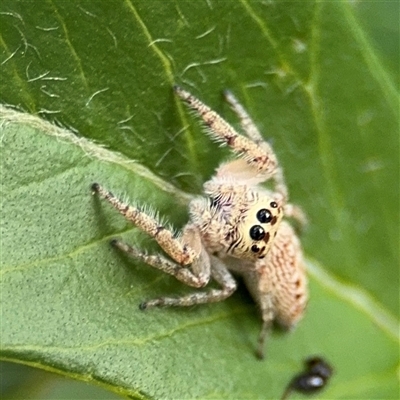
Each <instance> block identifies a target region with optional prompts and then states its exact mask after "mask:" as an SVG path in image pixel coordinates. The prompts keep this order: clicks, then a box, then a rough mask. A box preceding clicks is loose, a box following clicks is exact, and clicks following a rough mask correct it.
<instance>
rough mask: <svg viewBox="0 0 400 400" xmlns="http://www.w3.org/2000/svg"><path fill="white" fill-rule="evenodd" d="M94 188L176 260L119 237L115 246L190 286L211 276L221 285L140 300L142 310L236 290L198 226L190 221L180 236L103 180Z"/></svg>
mask: <svg viewBox="0 0 400 400" xmlns="http://www.w3.org/2000/svg"><path fill="white" fill-rule="evenodd" d="M92 190H93V192H95V193H98V194H99V195H100V196H101V197H103V198H104V199H106V200H107V201H108V202H109V203H111V204H112V205H113V206H114V207H115V208H116V209H117V210H118V211H119V212H120V213H121V214H122V215H124V216H125V218H127V219H128V220H130V221H131V222H133V223H134V224H135V225H137V226H138V227H140V228H141V229H142V230H143V231H144V232H146V233H148V234H149V235H150V236H152V237H153V238H154V239H155V240H156V241H157V242H158V243H159V244H160V246H161V247H162V248H163V249H164V251H165V252H166V253H167V254H168V255H169V256H170V257H171V258H172V259H173V260H174V261H175V262H174V261H172V260H169V259H167V258H165V257H163V256H162V255H159V254H156V255H149V254H146V253H144V252H142V251H140V250H139V249H137V248H135V247H133V246H130V245H128V244H127V243H125V242H123V241H122V240H119V239H114V240H113V241H112V242H111V243H112V245H113V246H115V247H117V248H118V249H120V250H121V251H124V252H125V253H127V254H129V255H131V256H133V257H135V258H137V259H139V260H141V261H143V262H144V263H146V264H148V265H150V266H152V267H154V268H157V269H159V270H161V271H163V272H165V273H167V274H169V275H173V276H174V277H175V278H176V279H178V280H179V281H180V282H182V283H184V284H186V285H188V286H191V287H195V288H201V287H204V286H206V285H207V283H208V282H209V280H210V278H211V277H212V278H213V279H214V280H215V281H216V282H217V283H219V284H220V286H221V289H211V290H210V291H208V292H197V293H193V294H190V295H187V296H182V297H177V298H170V297H160V298H157V299H153V300H149V301H146V302H143V303H141V304H140V308H141V309H142V310H143V309H146V308H150V307H155V306H191V305H194V304H203V303H212V302H217V301H222V300H224V299H226V298H227V297H229V296H230V295H231V294H232V293H233V292H234V291H235V290H236V281H235V280H234V278H233V277H232V275H231V274H230V272H229V271H228V269H227V268H226V267H225V265H224V264H223V263H222V262H221V261H220V260H218V259H217V258H215V257H214V256H209V254H208V253H207V251H206V249H205V248H204V246H203V244H202V243H201V237H200V233H199V231H198V228H197V227H196V226H194V225H190V224H189V225H186V227H185V228H184V230H183V234H182V236H181V238H180V239H176V238H174V237H173V233H172V232H171V231H170V230H168V229H166V228H165V227H163V226H162V225H160V224H158V223H157V221H156V220H155V219H154V218H152V217H151V216H149V215H147V214H145V213H143V212H142V211H141V210H140V209H139V208H138V207H134V206H130V205H129V204H126V203H125V202H123V201H121V200H120V199H118V198H117V197H116V196H114V195H113V194H112V193H111V192H109V191H107V190H106V189H104V188H103V187H102V186H100V185H99V184H97V183H95V184H93V185H92ZM210 258H211V259H212V265H211V264H210ZM189 261H190V262H189ZM187 264H190V266H187Z"/></svg>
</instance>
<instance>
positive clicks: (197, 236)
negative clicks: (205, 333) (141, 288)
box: [92, 86, 307, 357]
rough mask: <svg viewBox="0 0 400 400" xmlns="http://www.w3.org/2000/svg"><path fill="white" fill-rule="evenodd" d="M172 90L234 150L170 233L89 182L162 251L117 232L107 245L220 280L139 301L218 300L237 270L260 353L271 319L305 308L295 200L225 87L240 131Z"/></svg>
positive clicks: (285, 318) (288, 319)
mask: <svg viewBox="0 0 400 400" xmlns="http://www.w3.org/2000/svg"><path fill="white" fill-rule="evenodd" d="M174 90H175V92H176V94H177V95H178V96H179V97H180V98H181V99H182V100H183V101H185V102H186V103H187V104H188V105H189V107H190V108H192V109H193V110H194V111H195V112H196V113H197V114H198V115H199V116H200V117H201V119H202V120H203V122H204V123H205V124H206V126H207V127H208V128H209V132H210V134H211V136H212V137H213V138H214V139H216V140H218V141H221V142H223V143H225V144H227V145H228V146H230V148H231V149H232V150H233V151H234V152H235V153H237V154H239V155H240V156H241V158H239V159H236V160H233V161H230V162H227V163H223V164H221V165H220V166H219V167H218V168H217V170H216V173H215V175H214V176H213V177H212V178H211V179H210V180H209V181H207V182H206V183H205V184H204V197H201V198H195V199H193V200H192V201H191V203H190V205H189V213H190V221H189V222H188V224H187V225H186V226H185V227H184V228H183V231H182V235H180V236H179V237H176V236H175V235H174V234H173V232H172V231H171V230H169V229H167V228H165V227H164V226H162V225H161V224H160V223H159V222H158V221H157V220H156V219H155V218H154V217H153V216H151V215H148V214H146V213H144V212H143V211H141V209H139V208H137V207H134V206H130V205H129V204H126V203H125V202H123V201H121V200H120V199H118V198H117V197H116V196H114V195H113V194H112V193H111V192H109V191H107V190H106V189H104V188H103V187H102V186H100V185H99V184H97V183H95V184H93V185H92V189H93V191H94V192H95V193H98V194H99V195H100V196H101V197H103V198H105V199H106V200H108V201H109V202H110V203H111V204H112V205H113V206H114V207H115V208H116V209H117V210H118V211H119V212H120V213H121V214H123V215H124V216H125V217H126V218H127V219H129V220H130V221H132V222H133V223H134V224H135V225H137V226H138V227H139V228H141V229H142V230H143V231H145V232H147V233H148V234H149V235H151V236H152V237H154V239H155V240H156V241H157V242H158V244H159V245H160V246H161V247H162V249H163V250H164V251H165V253H166V254H167V255H168V256H169V258H166V257H164V256H162V255H148V254H146V253H144V252H142V251H140V250H138V249H137V248H135V247H132V246H130V245H128V244H126V243H124V242H123V241H121V240H113V241H112V243H113V245H114V246H116V247H117V248H119V249H121V250H122V251H125V252H127V253H129V254H130V255H132V256H134V257H135V258H138V259H140V260H142V261H144V262H145V263H147V264H149V265H151V266H152V267H155V268H158V269H160V270H162V271H164V272H166V273H168V274H171V275H174V276H175V277H176V278H177V279H178V280H180V281H181V282H183V283H185V284H187V285H190V286H192V287H196V288H201V287H204V286H206V285H207V284H208V282H209V281H210V280H211V279H212V280H214V281H216V282H217V283H218V284H219V285H220V286H221V289H211V290H209V291H199V292H196V293H194V294H191V295H188V296H183V297H177V298H171V297H160V298H157V299H154V300H149V301H146V302H144V303H142V304H141V305H140V308H141V309H145V308H149V307H154V306H190V305H193V304H201V303H210V302H217V301H222V300H224V299H226V298H227V297H229V296H230V295H231V294H232V293H233V292H234V291H235V290H236V287H237V284H236V280H235V279H234V277H233V275H232V274H231V271H234V272H235V273H238V274H240V275H242V276H243V278H244V280H245V282H246V284H247V286H248V288H249V290H250V292H251V293H252V295H253V297H254V299H255V300H256V302H257V303H258V305H259V307H260V310H261V315H262V320H263V326H262V329H261V333H260V336H259V346H258V355H259V356H260V357H263V344H264V340H265V337H266V335H267V332H268V330H269V327H270V325H271V323H272V322H273V321H274V320H276V321H278V322H279V323H280V324H281V325H283V326H285V327H287V328H291V327H293V326H295V325H296V323H297V322H298V321H299V320H300V319H301V317H302V316H303V314H304V310H305V306H306V302H307V282H306V276H305V271H304V267H303V258H302V252H301V247H300V242H299V240H298V238H297V236H296V234H295V232H294V230H293V229H292V227H291V226H290V225H289V223H288V222H287V221H285V220H284V219H283V217H285V216H286V217H292V218H295V219H297V220H298V221H299V222H300V223H304V222H305V218H304V215H303V213H302V212H301V210H300V209H299V208H298V207H296V206H294V205H292V204H289V203H287V200H288V193H287V188H286V185H285V182H284V179H283V173H282V170H281V168H280V167H279V165H278V161H277V158H276V156H275V154H274V152H273V150H272V148H271V146H270V145H269V144H268V143H267V142H266V141H265V140H264V139H263V138H262V136H261V134H260V133H259V131H258V129H257V127H256V126H255V125H254V123H253V122H252V120H251V118H250V117H249V115H248V114H247V113H246V111H245V110H244V109H243V107H242V106H241V105H240V104H239V102H238V101H237V100H236V98H235V97H234V96H233V95H232V94H231V93H230V92H226V93H225V96H226V99H227V101H228V102H229V103H230V105H231V106H232V108H233V110H234V111H235V112H236V114H237V115H238V116H239V118H240V120H241V125H242V128H243V131H244V132H245V134H246V135H241V134H239V133H237V132H236V131H235V130H234V129H233V128H232V127H231V126H230V125H229V124H228V123H227V122H226V121H225V120H224V119H223V118H221V117H220V116H219V115H218V114H217V113H216V112H214V111H213V110H211V109H210V108H209V107H208V106H206V105H205V104H204V103H202V102H201V101H200V100H198V99H197V98H196V97H194V96H193V95H191V94H190V93H189V92H187V91H185V90H183V89H181V88H180V87H178V86H176V87H175V88H174ZM266 181H271V182H272V186H273V188H272V190H271V189H267V188H264V187H262V186H261V183H263V182H266Z"/></svg>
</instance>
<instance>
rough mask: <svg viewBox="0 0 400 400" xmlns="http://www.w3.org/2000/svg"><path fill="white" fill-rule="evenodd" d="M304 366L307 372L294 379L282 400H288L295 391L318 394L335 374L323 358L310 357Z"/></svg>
mask: <svg viewBox="0 0 400 400" xmlns="http://www.w3.org/2000/svg"><path fill="white" fill-rule="evenodd" d="M304 365H305V367H306V369H305V371H304V372H302V373H300V374H298V375H296V376H295V377H293V379H292V380H291V381H290V382H289V385H288V386H287V388H286V390H285V392H284V393H283V395H282V397H281V400H285V399H287V398H288V397H289V395H290V394H291V393H292V392H293V391H297V392H301V393H305V394H311V393H315V392H318V391H319V390H321V389H322V388H323V387H324V386H326V384H327V383H328V380H329V378H330V377H331V376H332V374H333V368H332V367H331V366H330V365H329V364H328V363H327V362H326V361H325V360H324V359H323V358H321V357H308V358H307V359H306V360H305V361H304Z"/></svg>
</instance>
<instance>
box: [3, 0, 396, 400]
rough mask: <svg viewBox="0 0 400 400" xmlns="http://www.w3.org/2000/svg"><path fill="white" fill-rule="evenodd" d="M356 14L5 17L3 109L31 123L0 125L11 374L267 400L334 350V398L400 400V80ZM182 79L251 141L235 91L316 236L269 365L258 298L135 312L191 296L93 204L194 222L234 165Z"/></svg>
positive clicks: (42, 10)
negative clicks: (239, 117)
mask: <svg viewBox="0 0 400 400" xmlns="http://www.w3.org/2000/svg"><path fill="white" fill-rule="evenodd" d="M352 7H353V6H351V5H350V4H348V3H346V2H302V3H300V2H291V3H287V2H277V3H275V2H255V1H245V0H242V1H239V2H233V1H232V2H227V1H225V2H214V1H209V2H194V1H193V2H189V1H176V2H172V1H171V2H156V1H147V2H140V1H128V0H127V1H114V2H105V1H104V2H99V1H97V2H94V1H74V2H62V1H54V0H53V1H48V2H27V1H15V0H13V1H9V0H6V1H3V2H2V5H1V13H0V18H1V19H0V22H1V25H0V26H1V32H0V33H1V36H0V46H1V48H2V57H3V58H2V64H1V74H2V78H3V79H2V80H1V81H0V88H1V89H0V90H1V92H0V97H1V99H2V102H3V103H5V104H8V105H12V106H13V108H10V107H3V106H2V107H1V108H0V118H1V125H0V129H1V132H0V137H1V168H2V169H1V171H2V215H1V240H2V256H1V268H2V269H1V293H2V296H1V310H2V321H1V356H2V358H3V359H5V360H10V361H15V362H19V363H24V364H27V365H32V366H36V367H39V368H42V369H46V370H50V371H55V372H59V373H62V374H64V375H66V376H70V377H73V378H77V379H80V380H83V381H88V382H91V381H92V382H95V383H97V384H101V385H103V386H105V387H107V388H109V389H110V390H113V391H115V392H116V393H120V394H122V395H125V396H129V397H132V398H146V399H147V398H252V399H256V398H260V399H264V398H266V397H269V398H278V397H279V396H280V395H281V393H282V392H283V390H284V387H285V385H286V384H287V382H288V381H289V379H290V378H291V377H292V375H293V374H294V373H297V372H298V371H299V370H300V368H301V360H302V359H303V358H304V357H306V356H308V355H310V354H321V355H323V356H324V357H326V358H327V360H329V362H331V363H332V365H333V366H334V368H335V375H334V377H333V378H332V382H331V384H330V385H329V386H328V388H327V390H326V391H324V392H323V393H322V395H321V396H324V398H329V399H334V398H346V399H348V398H357V399H360V398H366V399H367V398H396V397H397V394H398V380H397V378H396V369H397V368H398V362H399V356H398V314H399V309H398V308H399V305H398V286H399V270H398V265H399V259H398V258H399V251H398V250H399V249H398V243H399V235H398V226H399V216H398V199H399V196H398V187H399V185H398V182H399V171H398V153H399V148H398V126H399V125H398V124H399V121H398V87H397V86H396V85H397V84H396V83H395V80H396V79H397V78H396V77H395V71H394V70H392V69H390V67H389V66H388V65H396V62H394V63H393V64H388V65H385V63H384V62H383V61H382V57H383V56H382V55H379V54H377V53H376V51H375V49H374V48H373V46H372V45H371V42H370V40H369V39H368V37H367V35H366V34H365V32H364V30H363V27H362V26H361V25H360V21H359V20H358V18H357V10H355V9H353V8H352ZM174 82H178V83H179V84H181V85H182V86H184V87H186V88H188V89H189V90H191V91H192V92H193V93H194V94H196V95H197V96H199V97H200V98H201V99H203V100H204V101H205V102H206V103H207V104H209V105H210V106H212V107H213V108H214V109H216V110H217V111H218V112H220V113H221V114H223V115H224V116H226V117H227V119H228V120H229V121H232V122H233V123H234V124H235V125H236V124H237V121H236V120H235V119H234V117H233V115H232V113H231V112H230V111H229V109H228V107H227V105H226V104H224V102H223V100H222V97H221V91H222V89H224V88H230V89H232V90H233V92H234V93H235V94H236V95H237V96H238V98H239V99H241V101H242V102H243V103H244V105H245V106H246V108H247V109H248V110H249V112H250V114H251V115H252V116H253V117H254V119H255V121H257V124H258V125H259V127H260V128H261V129H262V131H263V132H264V135H265V137H266V138H268V139H271V140H272V141H273V145H274V148H275V149H276V152H277V154H278V155H279V158H280V161H281V163H282V165H283V167H284V169H285V173H286V178H287V182H288V185H289V188H290V193H291V199H292V201H293V202H295V203H298V204H300V205H301V206H302V207H303V209H304V210H305V211H306V213H307V215H308V216H309V219H310V224H309V228H308V230H307V232H305V234H304V236H303V244H304V248H305V253H306V255H307V259H308V261H307V266H308V269H309V275H310V291H311V298H310V304H309V308H308V311H307V315H306V317H305V319H304V321H302V322H301V324H300V325H299V327H298V328H297V329H296V331H294V332H293V333H291V334H287V335H281V334H278V332H274V333H273V334H272V336H271V338H270V340H269V343H268V358H267V360H265V361H264V362H259V361H258V360H256V358H255V357H254V354H253V351H254V347H255V341H256V337H257V334H258V331H259V328H260V319H259V316H258V313H257V310H256V309H255V307H254V305H253V303H252V301H251V299H250V298H249V296H248V294H247V293H246V291H245V290H244V289H241V290H239V291H238V292H237V293H235V294H234V295H233V296H232V297H231V298H230V299H228V300H227V301H225V302H223V303H221V304H213V305H205V306H201V307H200V306H199V307H193V308H191V309H185V310H181V309H179V310H177V309H167V310H149V311H148V312H141V311H139V310H138V308H137V306H138V304H139V303H140V302H141V301H142V300H144V299H148V298H153V297H156V296H158V295H161V294H170V295H171V294H175V293H177V294H179V293H187V292H189V291H190V290H189V289H188V288H185V287H183V286H182V285H181V284H179V283H177V282H175V280H174V279H172V278H171V277H168V276H164V275H162V274H160V273H159V272H157V271H153V270H152V269H150V268H148V267H146V266H145V265H142V264H139V263H137V262H136V261H135V260H132V259H128V258H126V257H123V256H121V255H120V254H118V253H117V252H116V251H114V250H113V249H111V248H110V247H109V245H108V242H109V240H110V239H111V238H113V237H115V236H121V237H123V238H125V240H127V241H129V242H132V243H134V244H137V245H138V246H140V247H142V248H146V249H148V250H149V251H150V252H152V251H157V247H156V246H155V245H154V243H152V242H151V241H150V240H149V239H148V238H147V237H145V236H144V235H143V234H141V233H139V232H138V230H137V229H135V228H133V227H132V226H131V225H129V224H128V223H126V221H124V220H123V218H122V217H120V216H119V215H117V213H116V212H115V211H114V210H112V209H110V207H109V206H108V205H107V204H104V203H102V202H99V201H98V200H96V198H94V197H93V196H91V194H90V188H89V187H90V184H91V183H92V182H94V181H98V182H101V183H103V184H104V185H105V186H107V187H108V188H110V189H112V190H113V191H115V192H116V193H119V194H126V195H128V196H129V198H130V199H132V200H134V201H135V202H136V201H137V202H138V203H141V204H146V205H148V206H149V207H150V206H151V207H154V208H156V209H157V210H158V211H159V212H160V214H162V215H165V216H167V217H168V219H169V220H170V221H171V222H172V223H173V224H174V225H175V226H176V227H181V226H182V225H183V224H184V223H185V222H186V220H187V211H186V206H187V203H188V201H189V199H190V198H191V196H192V195H195V194H200V193H201V185H202V182H204V180H205V179H207V178H208V177H210V176H211V174H212V172H213V170H214V168H215V167H216V166H217V165H218V164H219V162H220V160H221V159H223V157H225V156H226V155H227V152H226V151H224V150H222V149H218V147H217V146H216V145H215V144H214V143H212V142H211V141H210V140H209V138H207V137H206V136H205V135H204V134H203V133H202V130H201V129H200V128H199V127H198V123H197V121H194V120H193V119H192V118H191V117H190V116H189V115H188V114H187V113H186V111H185V109H184V107H183V106H182V104H181V103H180V102H179V101H178V100H177V99H175V98H174V97H173V94H172V90H171V86H172V84H173V83H174ZM15 107H17V108H19V109H20V110H23V111H24V112H22V113H21V112H19V111H17V110H16V109H15ZM55 123H56V124H57V125H58V126H60V127H57V126H56V125H55ZM67 127H68V128H67ZM293 397H295V396H293ZM320 398H322V397H320Z"/></svg>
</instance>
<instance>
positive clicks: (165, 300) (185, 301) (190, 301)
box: [141, 256, 237, 309]
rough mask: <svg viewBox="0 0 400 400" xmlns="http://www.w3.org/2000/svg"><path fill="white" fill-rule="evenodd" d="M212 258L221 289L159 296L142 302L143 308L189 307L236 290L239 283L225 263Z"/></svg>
mask: <svg viewBox="0 0 400 400" xmlns="http://www.w3.org/2000/svg"><path fill="white" fill-rule="evenodd" d="M210 258H211V276H212V278H213V279H214V280H215V281H216V282H217V283H219V284H220V285H221V289H211V290H209V291H207V292H195V293H192V294H189V295H186V296H181V297H159V298H157V299H153V300H148V301H146V302H144V303H142V304H141V308H142V309H145V308H149V307H171V306H175V307H188V306H193V305H196V304H205V303H216V302H219V301H223V300H225V299H226V298H228V297H229V296H231V295H232V293H233V292H234V291H235V290H236V288H237V284H236V281H235V279H234V278H233V276H232V275H231V273H230V272H229V271H228V269H227V268H226V266H225V265H224V263H223V262H222V261H221V260H220V259H218V258H216V257H214V256H210Z"/></svg>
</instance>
